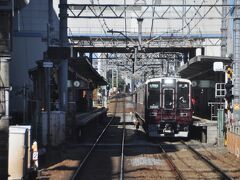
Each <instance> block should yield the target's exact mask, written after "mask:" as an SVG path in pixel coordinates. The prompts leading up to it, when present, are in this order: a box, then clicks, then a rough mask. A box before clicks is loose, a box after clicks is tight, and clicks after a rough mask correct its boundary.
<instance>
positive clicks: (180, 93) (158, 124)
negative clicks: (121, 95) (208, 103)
mask: <svg viewBox="0 0 240 180" xmlns="http://www.w3.org/2000/svg"><path fill="white" fill-rule="evenodd" d="M133 99H134V102H135V107H134V109H135V117H136V118H137V119H141V121H142V122H143V127H144V129H145V130H146V132H147V133H148V135H149V136H150V137H164V136H172V137H188V134H189V127H190V126H191V124H192V103H191V81H189V80H187V79H182V78H177V77H163V78H153V79H149V80H147V81H146V82H145V83H144V84H143V85H142V86H141V87H139V88H138V89H137V90H136V92H135V93H134V98H133Z"/></svg>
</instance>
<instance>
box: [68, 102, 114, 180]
mask: <svg viewBox="0 0 240 180" xmlns="http://www.w3.org/2000/svg"><path fill="white" fill-rule="evenodd" d="M117 103H118V102H117V101H116V104H115V108H114V116H113V117H112V118H111V120H110V121H109V122H108V124H107V125H106V126H105V128H104V129H103V131H102V132H101V134H100V135H99V136H98V138H97V140H96V141H95V143H94V144H93V146H92V147H91V149H90V150H89V151H88V153H87V154H86V156H85V157H84V159H83V160H82V162H81V164H80V165H79V166H78V168H77V170H76V171H75V172H74V174H73V176H72V177H71V180H76V179H77V176H78V174H79V172H80V170H81V169H82V167H83V166H84V165H85V163H86V161H87V159H88V158H89V156H90V155H91V153H92V151H93V150H94V148H95V147H96V145H97V143H98V142H99V141H100V139H101V138H102V136H103V134H104V133H105V132H106V130H107V129H108V127H109V126H110V124H111V123H112V121H113V119H114V118H115V115H116V109H117Z"/></svg>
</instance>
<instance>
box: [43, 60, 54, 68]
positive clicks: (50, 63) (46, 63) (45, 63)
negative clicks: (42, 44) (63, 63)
mask: <svg viewBox="0 0 240 180" xmlns="http://www.w3.org/2000/svg"><path fill="white" fill-rule="evenodd" d="M43 67H45V68H47V67H48V68H51V67H53V63H52V62H49V61H48V62H43Z"/></svg>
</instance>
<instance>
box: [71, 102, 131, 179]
mask: <svg viewBox="0 0 240 180" xmlns="http://www.w3.org/2000/svg"><path fill="white" fill-rule="evenodd" d="M120 102H122V106H123V107H122V109H123V110H124V109H125V98H123V100H121V101H120ZM114 103H115V107H114V113H113V117H112V118H111V120H110V121H109V122H108V123H107V125H106V126H105V128H104V129H103V131H102V132H101V133H100V135H99V136H98V137H97V139H96V141H95V142H94V143H93V145H92V146H91V148H90V150H89V151H88V152H87V153H86V155H85V156H84V158H83V160H82V161H81V163H80V165H79V166H78V168H77V170H76V171H75V172H74V174H73V176H72V177H71V180H76V179H79V178H80V179H81V177H80V176H81V175H80V173H81V172H82V171H83V169H84V167H85V166H86V165H87V163H89V162H88V160H89V159H90V158H91V156H94V150H95V149H96V148H97V147H98V148H99V146H97V145H98V144H99V142H100V141H101V142H102V141H104V137H107V135H106V134H107V131H108V130H109V128H111V127H116V125H114V124H113V121H114V120H115V119H116V110H117V107H118V104H119V101H118V100H115V101H114ZM122 116H123V117H122V119H123V120H122V123H120V124H121V126H122V135H121V147H120V148H121V152H120V154H119V156H120V170H119V179H121V180H123V179H124V148H125V133H126V128H125V111H123V115H122ZM102 144H104V143H102ZM105 145H106V146H103V147H102V148H104V147H105V148H106V147H109V146H108V145H109V144H108V143H106V144H105ZM110 145H111V144H110ZM117 148H118V149H119V147H117Z"/></svg>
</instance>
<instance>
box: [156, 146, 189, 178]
mask: <svg viewBox="0 0 240 180" xmlns="http://www.w3.org/2000/svg"><path fill="white" fill-rule="evenodd" d="M159 147H160V149H161V151H162V152H163V157H164V158H165V159H166V161H167V163H168V165H169V166H170V168H171V169H172V170H173V171H174V172H175V174H176V175H177V179H181V180H184V179H185V178H184V176H183V174H182V172H181V171H180V170H179V169H178V168H177V166H176V165H175V164H174V162H173V161H172V159H171V157H170V156H169V155H168V154H167V152H166V151H165V150H164V148H163V147H162V146H161V144H159Z"/></svg>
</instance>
